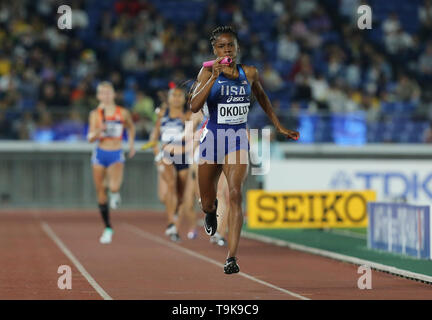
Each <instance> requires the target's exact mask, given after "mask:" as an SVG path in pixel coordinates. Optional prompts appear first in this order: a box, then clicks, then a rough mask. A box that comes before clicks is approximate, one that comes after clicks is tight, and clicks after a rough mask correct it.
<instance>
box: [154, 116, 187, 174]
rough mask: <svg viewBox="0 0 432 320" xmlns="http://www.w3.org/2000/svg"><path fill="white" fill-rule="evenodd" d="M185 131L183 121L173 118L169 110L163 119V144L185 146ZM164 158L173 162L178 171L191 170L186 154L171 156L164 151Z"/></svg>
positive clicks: (161, 129)
mask: <svg viewBox="0 0 432 320" xmlns="http://www.w3.org/2000/svg"><path fill="white" fill-rule="evenodd" d="M184 130H185V124H184V122H183V120H182V119H180V118H171V117H170V115H169V109H167V110H166V112H165V114H164V116H163V117H162V119H161V126H160V133H161V137H160V140H161V142H162V144H170V145H180V146H185V140H184V139H183V136H184ZM163 157H164V158H166V159H171V160H173V164H174V167H175V168H176V170H177V171H180V170H183V169H187V168H189V164H187V163H186V154H185V153H182V154H181V155H171V154H169V153H168V152H166V151H163Z"/></svg>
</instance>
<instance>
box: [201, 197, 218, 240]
mask: <svg viewBox="0 0 432 320" xmlns="http://www.w3.org/2000/svg"><path fill="white" fill-rule="evenodd" d="M215 205H216V209H215V210H214V211H213V212H209V213H207V212H204V213H205V219H204V229H205V232H206V233H207V234H208V235H209V236H214V234H215V233H216V231H217V216H216V211H217V205H218V202H217V199H216V201H215Z"/></svg>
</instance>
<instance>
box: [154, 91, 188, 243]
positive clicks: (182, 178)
mask: <svg viewBox="0 0 432 320" xmlns="http://www.w3.org/2000/svg"><path fill="white" fill-rule="evenodd" d="M167 102H168V106H167V108H166V109H162V111H161V112H160V113H159V114H158V119H157V121H156V125H155V128H154V130H153V133H152V141H157V140H159V137H160V139H161V142H162V146H161V147H160V148H159V147H158V146H156V147H155V148H154V149H153V152H154V153H155V156H156V158H157V166H158V170H159V172H160V177H161V179H162V181H161V182H163V183H164V185H165V187H166V190H165V192H164V194H163V195H162V196H161V198H162V200H163V202H164V204H165V207H166V214H167V223H168V225H167V228H166V230H165V234H166V235H167V236H168V237H169V238H170V239H171V240H172V241H174V242H177V241H180V236H179V234H178V221H176V219H175V212H176V211H177V209H179V210H180V211H181V210H183V208H181V209H180V207H181V204H182V201H183V194H184V189H185V185H186V180H187V176H188V169H189V164H188V163H186V158H187V156H188V155H187V150H186V147H185V140H184V131H185V121H186V120H187V119H188V118H189V116H190V112H188V114H186V113H185V112H184V106H185V103H186V97H185V92H184V91H183V89H181V88H172V89H170V91H169V93H168V101H167ZM159 158H160V159H159ZM181 215H182V214H181Z"/></svg>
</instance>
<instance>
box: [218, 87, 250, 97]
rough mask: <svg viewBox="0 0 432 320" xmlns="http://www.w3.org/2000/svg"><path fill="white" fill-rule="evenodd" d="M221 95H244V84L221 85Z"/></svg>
mask: <svg viewBox="0 0 432 320" xmlns="http://www.w3.org/2000/svg"><path fill="white" fill-rule="evenodd" d="M220 92H221V96H238V95H246V89H245V87H244V86H221V91H220Z"/></svg>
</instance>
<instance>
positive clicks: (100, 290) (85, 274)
mask: <svg viewBox="0 0 432 320" xmlns="http://www.w3.org/2000/svg"><path fill="white" fill-rule="evenodd" d="M40 224H41V227H42V230H43V231H44V232H45V233H46V234H47V235H48V237H50V238H51V240H52V241H54V243H55V244H56V245H57V246H58V247H59V248H60V250H61V251H62V252H63V253H64V254H65V255H66V256H67V257H68V258H69V260H70V261H71V262H72V263H73V264H74V265H75V267H76V268H77V269H78V271H79V272H80V273H81V274H82V276H83V277H84V278H85V279H86V280H87V282H88V283H89V284H90V285H91V286H92V287H93V288H94V289H95V290H96V292H97V293H98V294H99V295H100V296H101V297H102V299H104V300H113V298H111V297H110V295H109V294H108V293H106V291H105V290H104V289H103V288H102V287H101V286H100V285H99V284H98V283H97V282H96V280H95V279H94V278H93V277H92V276H91V275H90V274H89V273H88V272H87V270H86V269H85V268H84V267H83V265H82V264H81V263H80V262H79V261H78V259H77V258H76V257H75V256H74V254H73V253H72V252H71V251H70V250H69V249H68V247H67V246H66V245H65V244H64V243H63V242H62V241H61V240H60V238H59V237H58V236H57V235H56V234H55V232H54V231H53V230H52V229H51V227H50V226H49V225H48V224H47V223H46V222H44V221H42V222H41V223H40Z"/></svg>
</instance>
